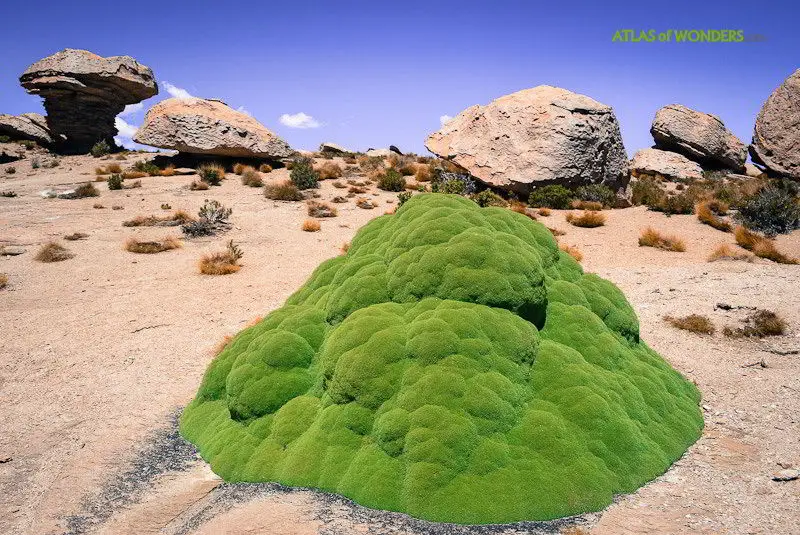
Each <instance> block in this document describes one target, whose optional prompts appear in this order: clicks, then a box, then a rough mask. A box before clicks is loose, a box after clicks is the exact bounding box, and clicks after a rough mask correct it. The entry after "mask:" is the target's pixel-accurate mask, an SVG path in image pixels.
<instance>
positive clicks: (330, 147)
mask: <svg viewBox="0 0 800 535" xmlns="http://www.w3.org/2000/svg"><path fill="white" fill-rule="evenodd" d="M319 152H330V153H333V154H345V153H350V152H353V151H351V150H348V149H346V148H344V147H342V146H341V145H337V144H336V143H331V142H330V141H326V142H325V143H322V144H321V145H320V146H319Z"/></svg>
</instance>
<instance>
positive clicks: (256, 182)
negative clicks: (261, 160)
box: [240, 165, 264, 188]
mask: <svg viewBox="0 0 800 535" xmlns="http://www.w3.org/2000/svg"><path fill="white" fill-rule="evenodd" d="M240 174H241V175H242V184H243V185H245V186H250V187H251V188H260V187H261V186H263V185H264V181H263V180H261V175H260V174H259V173H258V171H256V170H255V169H254V168H252V167H250V166H249V165H248V166H246V167H245V168H244V170H243V171H242V172H241V173H240Z"/></svg>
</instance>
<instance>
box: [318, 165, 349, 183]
mask: <svg viewBox="0 0 800 535" xmlns="http://www.w3.org/2000/svg"><path fill="white" fill-rule="evenodd" d="M316 171H317V173H319V179H320V180H328V179H331V178H341V176H342V173H343V171H342V168H341V167H340V166H339V164H338V163H335V162H331V161H326V162H323V163H322V165H320V166H319V167H317V168H316Z"/></svg>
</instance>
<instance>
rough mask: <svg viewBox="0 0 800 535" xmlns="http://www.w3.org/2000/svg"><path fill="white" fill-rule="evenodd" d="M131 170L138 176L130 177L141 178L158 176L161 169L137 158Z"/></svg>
mask: <svg viewBox="0 0 800 535" xmlns="http://www.w3.org/2000/svg"><path fill="white" fill-rule="evenodd" d="M133 171H134V172H135V173H137V174H138V176H131V177H130V178H141V177H144V176H148V175H149V176H159V175H160V174H161V169H160V168H159V167H158V166H157V165H156V164H154V163H153V162H151V161H148V160H139V161H137V162H135V163H134V164H133ZM223 178H224V177H223Z"/></svg>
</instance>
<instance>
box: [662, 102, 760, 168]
mask: <svg viewBox="0 0 800 535" xmlns="http://www.w3.org/2000/svg"><path fill="white" fill-rule="evenodd" d="M650 133H651V134H652V135H653V139H654V140H655V142H656V148H659V149H663V150H669V151H674V152H679V153H681V154H683V155H684V156H686V157H688V158H690V159H692V160H694V161H696V162H699V163H701V164H706V165H708V166H710V167H722V168H727V169H733V170H734V171H742V170H743V169H744V162H745V160H746V159H747V147H746V146H745V144H744V143H742V142H741V141H740V140H739V138H737V137H736V136H735V135H733V132H731V131H730V130H728V129H727V128H725V125H724V124H723V122H722V120H721V119H720V118H719V117H717V116H716V115H711V114H709V113H703V112H699V111H695V110H692V109H690V108H687V107H686V106H682V105H680V104H670V105H668V106H664V107H663V108H661V109H660V110H658V111H657V112H656V116H655V119H653V125H652V126H651V127H650Z"/></svg>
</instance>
